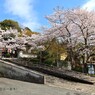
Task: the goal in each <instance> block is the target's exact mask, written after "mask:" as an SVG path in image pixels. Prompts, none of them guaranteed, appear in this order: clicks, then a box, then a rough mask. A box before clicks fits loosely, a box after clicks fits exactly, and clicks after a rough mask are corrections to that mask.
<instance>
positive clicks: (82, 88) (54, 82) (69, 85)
mask: <svg viewBox="0 0 95 95" xmlns="http://www.w3.org/2000/svg"><path fill="white" fill-rule="evenodd" d="M44 76H45V84H46V85H49V86H53V87H59V88H65V89H69V90H75V91H79V92H85V93H92V94H91V95H95V84H94V85H89V84H83V83H78V82H70V81H67V80H64V79H59V78H56V77H52V76H48V75H44ZM90 79H91V78H90ZM92 79H95V78H92Z"/></svg>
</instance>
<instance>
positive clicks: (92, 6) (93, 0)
mask: <svg viewBox="0 0 95 95" xmlns="http://www.w3.org/2000/svg"><path fill="white" fill-rule="evenodd" d="M82 8H83V9H87V10H88V11H92V10H95V0H88V2H86V3H85V4H84V5H83V6H82Z"/></svg>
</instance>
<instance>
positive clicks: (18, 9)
mask: <svg viewBox="0 0 95 95" xmlns="http://www.w3.org/2000/svg"><path fill="white" fill-rule="evenodd" d="M34 1H35V0H5V8H6V11H7V12H8V13H10V14H12V15H14V16H18V17H20V18H21V19H22V20H23V23H24V25H25V26H27V27H29V28H31V29H33V30H35V28H37V27H35V25H36V24H37V25H39V24H38V21H37V15H36V12H35V10H34V9H33V6H34ZM34 23H35V24H34ZM37 25H36V26H37Z"/></svg>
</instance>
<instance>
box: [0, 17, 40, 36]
mask: <svg viewBox="0 0 95 95" xmlns="http://www.w3.org/2000/svg"><path fill="white" fill-rule="evenodd" d="M10 27H11V28H12V29H17V30H18V32H20V33H21V34H22V30H23V31H24V33H25V34H26V35H28V36H31V35H32V34H38V33H37V32H33V31H32V30H31V29H29V28H28V27H24V28H22V27H21V26H20V25H19V23H18V22H17V21H14V20H11V19H5V20H4V21H1V22H0V28H1V29H2V30H7V29H10Z"/></svg>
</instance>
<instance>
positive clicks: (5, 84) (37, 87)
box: [0, 78, 91, 95]
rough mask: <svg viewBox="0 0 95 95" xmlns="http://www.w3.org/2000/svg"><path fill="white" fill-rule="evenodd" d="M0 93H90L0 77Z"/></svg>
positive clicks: (45, 94)
mask: <svg viewBox="0 0 95 95" xmlns="http://www.w3.org/2000/svg"><path fill="white" fill-rule="evenodd" d="M0 95H91V93H84V92H79V91H74V90H69V89H65V88H61V87H52V86H48V85H43V84H34V83H28V82H22V81H17V80H11V79H7V78H0Z"/></svg>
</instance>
